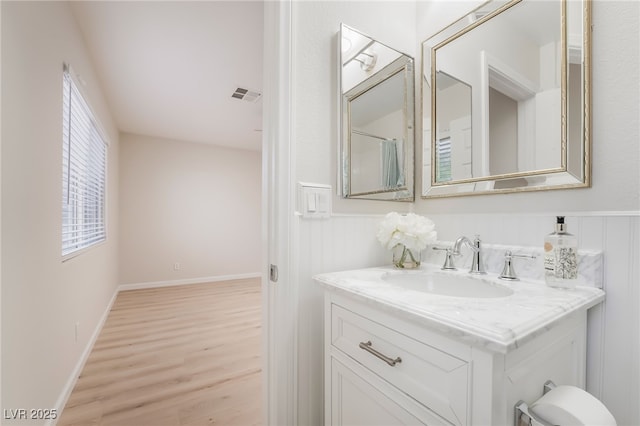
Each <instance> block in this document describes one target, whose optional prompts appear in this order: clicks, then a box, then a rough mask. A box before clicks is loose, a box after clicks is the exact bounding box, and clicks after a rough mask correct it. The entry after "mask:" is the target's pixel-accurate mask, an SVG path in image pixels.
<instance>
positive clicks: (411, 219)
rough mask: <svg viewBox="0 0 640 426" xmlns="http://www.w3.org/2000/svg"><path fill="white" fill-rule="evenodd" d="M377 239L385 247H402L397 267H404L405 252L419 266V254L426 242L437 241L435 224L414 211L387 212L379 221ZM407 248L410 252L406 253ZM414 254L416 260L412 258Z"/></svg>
mask: <svg viewBox="0 0 640 426" xmlns="http://www.w3.org/2000/svg"><path fill="white" fill-rule="evenodd" d="M376 236H377V238H378V241H380V243H381V244H382V245H383V246H384V247H385V248H386V249H387V250H393V249H394V248H396V247H397V246H401V247H402V248H403V252H402V257H401V259H400V260H399V264H398V263H396V262H395V261H394V263H396V266H398V267H401V268H403V267H405V266H404V265H403V264H404V262H405V260H406V257H407V254H408V255H409V256H410V258H411V259H412V260H413V261H414V262H415V263H416V264H417V265H418V266H419V265H420V261H419V255H420V252H421V251H422V250H424V249H425V248H426V247H427V245H428V244H432V243H434V242H436V241H437V238H438V234H437V233H436V230H435V224H434V223H433V221H432V220H431V219H429V218H426V217H424V216H419V215H417V214H415V213H407V214H399V213H396V212H391V213H389V214H387V215H386V216H385V218H384V220H383V221H382V222H381V223H380V226H379V227H378V233H377V235H376ZM407 250H408V251H409V252H410V253H407ZM414 256H415V257H417V258H418V260H416V259H414Z"/></svg>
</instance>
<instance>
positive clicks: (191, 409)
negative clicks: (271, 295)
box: [58, 279, 262, 426]
mask: <svg viewBox="0 0 640 426" xmlns="http://www.w3.org/2000/svg"><path fill="white" fill-rule="evenodd" d="M260 308H261V297H260V281H259V279H249V280H236V281H225V282H216V283H207V284H193V285H184V286H176V287H164V288H157V289H146V290H132V291H125V292H121V293H120V294H119V295H118V297H117V299H116V301H115V303H114V305H113V308H112V310H111V312H110V313H109V317H108V319H107V321H106V323H105V325H104V328H103V329H102V332H101V334H100V336H99V337H98V340H97V341H96V344H95V346H94V348H93V351H92V352H91V355H90V356H89V358H88V360H87V363H86V364H85V367H84V369H83V371H82V373H81V375H80V377H79V379H78V382H77V384H76V386H75V388H74V390H73V392H72V393H71V396H70V397H69V401H68V402H67V405H66V407H65V409H64V410H63V412H62V415H61V417H60V420H59V421H58V425H59V426H70V425H83V426H84V425H104V426H107V425H109V426H111V425H121V426H145V425H148V426H165V425H167V426H170V425H180V426H200V425H243V426H244V425H259V424H261V420H262V412H261V410H262V389H261V385H262V383H261V381H262V380H261V378H262V377H261V360H260V351H261V327H260V323H261V313H260Z"/></svg>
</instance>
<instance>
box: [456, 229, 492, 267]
mask: <svg viewBox="0 0 640 426" xmlns="http://www.w3.org/2000/svg"><path fill="white" fill-rule="evenodd" d="M463 244H466V245H467V246H469V248H470V249H471V250H473V260H472V261H471V269H469V273H470V274H486V273H487V272H486V271H485V270H484V263H483V262H482V251H481V249H480V236H479V235H476V236H475V238H474V240H473V242H471V240H470V239H469V238H467V237H465V236H462V237H460V238H458V239H457V240H456V242H455V243H454V244H453V255H454V256H459V255H460V248H461V247H462V245H463Z"/></svg>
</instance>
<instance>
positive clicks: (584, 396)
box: [514, 381, 616, 426]
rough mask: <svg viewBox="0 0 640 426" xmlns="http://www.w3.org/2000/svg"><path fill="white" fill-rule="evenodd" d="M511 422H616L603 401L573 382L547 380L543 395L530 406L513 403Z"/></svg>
mask: <svg viewBox="0 0 640 426" xmlns="http://www.w3.org/2000/svg"><path fill="white" fill-rule="evenodd" d="M514 425H515V426H551V425H556V426H573V425H583V426H616V420H615V418H614V417H613V415H612V414H611V413H610V412H609V410H607V408H606V407H605V406H604V404H603V403H602V402H601V401H600V400H598V399H597V398H595V397H594V396H593V395H591V394H590V393H588V392H586V391H584V390H582V389H580V388H577V387H575V386H556V385H555V384H554V383H553V382H551V381H548V382H547V383H545V385H544V395H543V396H542V397H541V398H540V399H538V400H537V401H535V402H534V403H533V404H531V405H530V406H529V405H527V404H526V403H525V402H524V401H519V402H518V403H517V404H516V405H515V421H514Z"/></svg>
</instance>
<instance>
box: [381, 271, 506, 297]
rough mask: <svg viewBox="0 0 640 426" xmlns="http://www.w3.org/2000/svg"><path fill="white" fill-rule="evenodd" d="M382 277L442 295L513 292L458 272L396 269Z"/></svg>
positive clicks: (385, 279) (465, 295)
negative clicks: (396, 270)
mask: <svg viewBox="0 0 640 426" xmlns="http://www.w3.org/2000/svg"><path fill="white" fill-rule="evenodd" d="M382 279H383V281H386V282H388V283H390V284H394V285H397V286H399V287H402V288H406V289H409V290H414V291H423V292H425V293H431V294H438V295H442V296H453V297H470V298H495V297H507V296H511V295H512V294H513V290H511V289H510V288H508V287H506V286H503V285H500V284H497V283H494V282H491V281H488V280H484V279H482V278H479V277H469V276H465V275H458V274H451V275H450V274H447V273H438V272H433V273H429V272H407V271H398V272H386V273H384V274H383V275H382Z"/></svg>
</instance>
